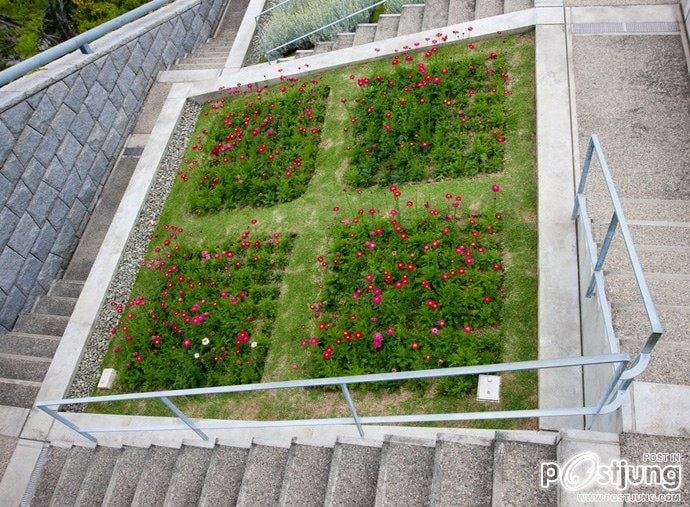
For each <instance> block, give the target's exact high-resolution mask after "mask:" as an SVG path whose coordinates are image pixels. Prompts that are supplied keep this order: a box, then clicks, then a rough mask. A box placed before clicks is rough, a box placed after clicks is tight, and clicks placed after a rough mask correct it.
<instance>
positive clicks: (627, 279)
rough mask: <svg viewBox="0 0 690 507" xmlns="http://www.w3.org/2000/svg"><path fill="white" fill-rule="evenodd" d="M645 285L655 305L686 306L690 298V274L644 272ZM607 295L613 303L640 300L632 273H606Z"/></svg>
mask: <svg viewBox="0 0 690 507" xmlns="http://www.w3.org/2000/svg"><path fill="white" fill-rule="evenodd" d="M644 275H645V279H646V280H647V286H648V287H649V290H650V292H651V294H652V299H653V300H654V303H655V304H657V305H673V306H688V305H690V299H689V297H688V291H689V290H690V276H687V275H669V274H661V273H652V272H645V273H644ZM605 278H606V286H607V295H608V298H609V301H610V302H611V303H612V304H613V305H614V306H616V305H624V304H632V305H638V304H639V303H640V301H641V296H640V292H639V290H638V288H637V283H636V281H635V279H634V277H633V275H627V274H626V275H622V274H617V273H610V274H606V276H605Z"/></svg>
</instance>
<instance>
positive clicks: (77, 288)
mask: <svg viewBox="0 0 690 507" xmlns="http://www.w3.org/2000/svg"><path fill="white" fill-rule="evenodd" d="M83 287H84V282H81V281H78V280H55V281H54V282H53V285H52V287H51V288H50V290H49V291H48V295H50V296H62V297H67V298H78V297H79V294H81V290H82V288H83Z"/></svg>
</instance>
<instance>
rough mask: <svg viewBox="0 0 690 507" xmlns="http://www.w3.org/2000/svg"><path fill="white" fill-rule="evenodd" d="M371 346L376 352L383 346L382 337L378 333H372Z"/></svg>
mask: <svg viewBox="0 0 690 507" xmlns="http://www.w3.org/2000/svg"><path fill="white" fill-rule="evenodd" d="M371 346H372V347H374V348H375V349H376V350H378V349H380V348H381V347H382V346H383V335H382V334H381V333H379V332H378V331H377V332H375V333H374V337H373V338H372V340H371Z"/></svg>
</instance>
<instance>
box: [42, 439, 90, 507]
mask: <svg viewBox="0 0 690 507" xmlns="http://www.w3.org/2000/svg"><path fill="white" fill-rule="evenodd" d="M93 456H94V450H93V449H90V448H88V447H78V446H74V447H72V448H71V449H70V450H69V456H67V460H66V461H65V464H64V466H63V467H62V471H61V472H60V478H59V479H58V482H57V484H56V485H55V490H54V491H53V496H52V498H51V500H50V505H51V506H57V505H75V503H76V501H77V496H78V495H79V490H80V489H81V486H82V484H83V482H84V478H85V476H86V473H87V472H88V470H89V468H90V466H91V460H92V459H93Z"/></svg>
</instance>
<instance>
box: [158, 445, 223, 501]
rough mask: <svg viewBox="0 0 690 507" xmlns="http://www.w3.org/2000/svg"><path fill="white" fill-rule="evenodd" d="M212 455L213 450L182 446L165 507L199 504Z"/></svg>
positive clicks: (171, 478)
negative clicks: (167, 506)
mask: <svg viewBox="0 0 690 507" xmlns="http://www.w3.org/2000/svg"><path fill="white" fill-rule="evenodd" d="M212 455H213V449H205V448H203V447H192V446H188V445H183V446H182V448H181V449H180V453H179V455H178V456H177V462H176V463H175V469H174V470H173V473H172V476H171V477H170V486H169V487H168V492H167V494H166V496H165V502H164V505H169V506H173V505H174V506H178V505H179V506H186V505H196V504H197V503H198V502H199V498H200V497H201V489H202V488H203V486H204V478H205V477H206V471H207V470H208V465H209V463H210V462H211V456H212Z"/></svg>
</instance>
